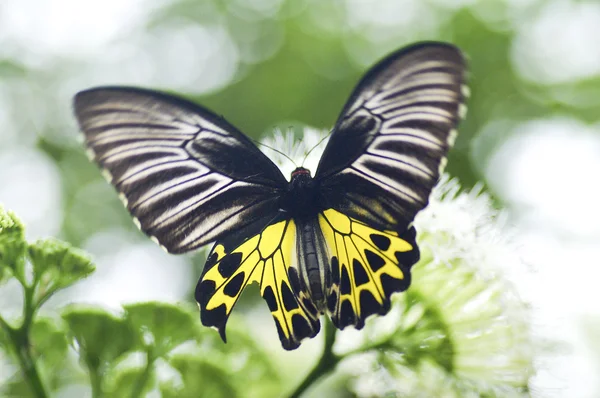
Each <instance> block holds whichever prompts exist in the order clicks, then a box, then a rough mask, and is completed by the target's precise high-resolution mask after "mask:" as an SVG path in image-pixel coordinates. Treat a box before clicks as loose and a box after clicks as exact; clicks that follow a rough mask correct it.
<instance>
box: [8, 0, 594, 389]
mask: <svg viewBox="0 0 600 398" xmlns="http://www.w3.org/2000/svg"><path fill="white" fill-rule="evenodd" d="M598 37H600V2H597V1H594V0H589V1H574V0H572V1H569V0H479V1H478V0H378V1H376V2H375V1H366V0H338V1H331V2H326V1H320V0H249V1H242V0H232V1H225V0H221V1H219V0H202V1H196V0H127V1H123V0H104V1H102V2H88V1H80V0H3V1H2V2H0V203H3V204H4V205H5V206H6V207H7V208H9V209H12V210H14V211H15V212H16V213H17V214H18V215H19V216H20V217H22V218H23V219H24V221H25V222H26V224H27V227H28V230H27V231H28V235H29V238H30V239H35V238H37V237H45V236H56V237H59V238H61V239H64V240H66V241H68V242H71V243H72V244H74V245H78V246H80V247H82V248H84V249H85V250H87V251H89V252H90V253H92V254H93V256H94V258H95V260H96V262H97V265H98V269H97V271H96V273H95V274H94V275H93V276H92V277H91V278H89V279H88V280H86V281H85V282H83V283H80V284H78V285H77V286H75V287H74V288H72V289H71V290H70V291H68V292H67V293H66V294H64V295H62V296H61V297H59V298H58V299H57V300H55V302H54V305H60V304H61V303H64V302H67V301H69V302H70V301H80V302H91V303H100V304H102V305H105V306H108V307H115V308H116V307H118V306H119V305H120V304H121V303H125V302H132V301H140V300H151V299H158V300H168V301H181V300H192V298H193V295H192V292H193V289H194V287H195V283H196V278H197V277H198V276H199V275H200V270H201V266H202V263H203V259H204V257H203V256H204V255H203V254H202V253H199V254H196V255H194V256H170V255H167V254H165V253H163V252H162V251H161V250H160V249H159V248H158V247H156V246H155V245H154V244H153V243H152V242H150V241H149V240H148V239H147V238H146V237H144V236H143V235H142V234H141V233H140V232H138V231H137V230H136V229H135V227H134V226H133V223H132V222H131V219H130V218H129V216H128V214H127V212H126V211H125V210H124V209H123V208H122V205H121V203H120V202H119V200H118V199H117V195H116V194H115V193H114V191H113V189H112V188H111V187H110V186H109V185H108V184H107V183H106V182H105V181H104V180H103V179H102V178H101V176H100V173H99V172H98V170H97V169H96V167H95V166H94V165H92V164H90V163H89V161H88V160H87V158H86V156H85V154H84V151H83V149H82V145H81V143H80V140H79V133H78V131H77V128H76V125H75V121H74V118H73V115H72V112H71V100H72V97H73V95H74V94H75V93H76V92H77V91H79V90H82V89H85V88H89V87H92V86H97V85H105V84H111V85H116V84H122V85H136V86H143V87H148V88H158V89H164V90H169V91H172V92H177V93H180V94H182V95H186V96H187V97H189V98H191V99H194V100H196V101H198V102H200V103H202V104H203V105H205V106H207V107H209V108H211V109H213V110H214V111H216V112H217V113H219V114H222V115H224V116H225V117H226V118H227V119H228V120H229V121H230V122H232V123H233V124H234V125H236V126H237V127H238V128H240V129H241V130H242V131H244V132H246V133H247V134H248V135H250V136H252V137H254V138H260V137H263V136H265V135H269V134H271V133H272V131H273V129H274V128H275V127H279V128H282V129H284V130H285V129H287V128H288V127H290V126H297V125H310V126H314V127H318V128H324V129H328V128H330V127H331V126H332V125H333V123H334V122H335V120H336V118H337V116H338V112H339V111H340V109H341V107H342V106H343V104H344V101H345V99H346V98H347V96H348V95H349V93H350V91H351V89H352V87H353V85H354V84H355V83H356V82H357V80H358V79H359V78H360V76H361V74H362V73H364V71H365V70H366V69H367V68H368V66H369V65H371V64H372V63H373V62H375V61H376V60H377V59H379V58H380V57H382V56H384V55H385V54H386V53H388V52H390V51H393V50H395V49H398V48H400V47H402V46H404V45H406V44H408V43H411V42H414V41H418V40H444V41H450V42H452V43H455V44H456V45H458V46H459V47H461V48H462V49H463V50H464V52H465V53H466V54H467V55H468V57H469V59H470V68H471V75H470V86H471V93H472V97H471V99H470V101H469V104H468V105H469V113H468V116H467V119H466V121H465V122H464V123H463V124H462V125H461V127H460V135H459V138H458V140H457V142H456V147H455V149H454V150H453V151H452V153H451V155H450V161H449V166H448V171H449V172H450V174H452V175H453V176H456V177H458V178H459V179H460V181H461V182H462V184H463V186H465V187H466V188H469V187H472V186H474V185H475V184H476V183H477V182H482V183H483V184H484V186H485V189H486V190H487V191H488V192H490V193H491V194H492V195H493V197H494V200H495V204H496V205H497V206H498V207H499V208H504V209H506V214H507V217H508V223H509V224H510V225H511V226H512V227H513V228H514V231H515V240H516V243H517V244H516V247H517V248H518V251H519V255H520V256H521V257H522V258H523V259H524V264H525V265H524V267H525V268H526V269H524V270H523V273H522V275H521V276H519V277H517V278H515V280H514V281H513V282H514V284H515V285H517V286H518V287H519V288H520V291H521V293H522V295H523V297H524V298H525V299H526V300H527V301H529V302H530V303H531V307H532V310H533V314H534V318H533V324H534V325H533V326H534V329H533V332H534V334H535V339H536V342H537V343H538V344H539V346H540V347H541V348H542V350H543V351H545V352H546V355H545V356H543V357H541V358H540V360H539V363H538V364H537V365H538V375H537V376H536V377H535V379H534V391H533V392H534V394H537V395H539V396H557V397H563V396H564V397H582V398H585V397H590V398H591V397H598V396H600V378H598V375H599V374H600V289H598V280H599V279H600V206H599V202H600V178H599V177H598V176H599V175H600V126H599V124H598V123H599V121H600V112H599V111H598V110H599V108H600V46H598V42H597V41H598V40H597V39H598ZM10 288H11V287H10V286H5V287H4V288H3V289H2V290H3V291H2V292H0V298H1V301H0V309H2V310H3V311H4V310H6V311H10V310H11V309H12V308H16V307H15V306H16V305H17V304H18V303H15V302H14V300H12V299H11V297H12V295H11V291H10ZM261 304H262V303H261ZM263 306H264V305H263ZM253 311H254V310H253V309H250V310H248V311H245V312H244V313H245V314H246V315H245V316H247V317H252V314H254V312H253ZM256 311H260V310H256ZM264 311H265V312H266V306H265V309H264ZM241 312H243V311H236V312H235V313H240V314H239V315H235V313H234V316H244V315H242V314H241ZM265 319H266V318H265ZM269 322H270V321H269ZM263 333H266V334H264V335H263ZM269 333H270V334H269ZM257 334H261V335H263V336H264V340H265V341H266V342H267V343H266V344H269V343H268V342H269V341H271V343H270V344H271V345H272V349H273V352H280V351H281V350H280V349H279V342H278V340H277V337H276V335H275V329H274V328H273V327H272V325H271V324H270V323H269V325H268V327H266V328H265V329H264V331H263V330H261V331H260V333H257ZM303 347H304V345H303ZM306 347H307V348H302V349H301V350H298V351H299V352H300V353H294V354H289V355H290V356H285V355H288V354H281V353H279V354H277V355H282V359H281V360H282V362H285V361H289V360H290V358H293V357H292V355H296V356H297V357H298V355H300V357H298V358H307V356H309V355H310V353H311V352H314V350H316V349H318V347H319V341H318V340H315V341H314V342H311V343H310V344H306ZM311 350H312V351H311ZM302 355H304V357H302ZM0 368H1V367H0Z"/></svg>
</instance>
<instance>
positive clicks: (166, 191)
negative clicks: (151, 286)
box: [74, 87, 287, 253]
mask: <svg viewBox="0 0 600 398" xmlns="http://www.w3.org/2000/svg"><path fill="white" fill-rule="evenodd" d="M74 108H75V114H76V116H77V120H78V122H79V125H80V127H81V130H82V131H83V132H84V134H85V143H86V145H87V147H88V149H89V153H90V155H91V157H93V159H94V160H95V162H96V163H98V165H99V166H100V167H101V168H102V169H103V172H104V174H105V176H106V177H107V179H109V181H110V182H111V183H112V184H113V185H114V186H115V188H116V189H117V190H118V191H119V193H120V195H119V196H120V197H121V199H122V200H123V202H124V203H125V205H126V206H127V209H128V210H129V212H130V213H131V214H132V215H133V217H134V220H135V222H136V224H138V226H139V227H140V229H141V230H142V231H144V232H145V233H146V234H148V235H149V236H151V237H153V239H155V240H157V241H158V243H160V244H161V245H162V246H163V247H164V248H165V249H166V250H167V251H169V252H171V253H183V252H187V251H190V250H193V249H196V248H198V247H200V246H202V245H204V244H206V243H208V242H211V241H214V240H216V239H219V238H220V237H222V236H224V235H225V234H228V233H230V232H231V231H233V230H236V229H239V228H242V227H244V226H246V225H249V224H252V223H253V222H255V221H256V220H258V219H259V218H260V217H261V216H263V215H264V214H271V213H274V212H276V211H277V203H276V202H277V197H278V195H279V193H280V192H281V190H282V189H285V187H286V186H287V181H286V179H285V178H284V177H283V175H282V174H281V172H280V171H279V169H278V168H277V166H275V164H273V163H272V162H271V161H270V160H269V159H268V158H267V157H266V156H265V155H264V154H263V153H262V152H260V150H259V149H258V148H257V147H256V146H255V145H254V144H253V143H252V142H251V141H250V140H249V139H248V138H247V137H246V136H244V135H243V134H242V133H240V132H239V131H238V130H237V129H236V128H235V127H233V126H232V125H230V124H229V123H227V122H226V121H225V120H224V119H222V118H220V117H218V116H216V115H215V114H213V113H212V112H210V111H208V110H206V109H204V108H201V107H200V106H198V105H195V104H193V103H191V102H188V101H185V100H182V99H180V98H177V97H173V96H170V95H167V94H162V93H158V92H155V91H150V90H142V89H136V88H127V87H100V88H95V89H91V90H87V91H83V92H80V93H78V94H77V96H76V97H75V101H74Z"/></svg>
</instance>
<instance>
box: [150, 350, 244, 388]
mask: <svg viewBox="0 0 600 398" xmlns="http://www.w3.org/2000/svg"><path fill="white" fill-rule="evenodd" d="M170 363H171V365H172V366H173V367H174V368H175V369H177V371H178V372H179V374H180V375H181V379H182V382H183V383H182V385H177V384H175V383H173V382H166V383H161V385H160V390H161V392H162V396H163V397H165V398H170V397H173V398H175V397H181V398H188V397H189V398H203V397H206V398H220V397H223V398H229V397H237V396H239V395H240V394H239V393H238V391H236V388H235V387H234V382H235V380H234V378H232V377H230V375H229V374H228V373H227V372H225V371H224V370H223V369H222V368H221V367H219V366H216V365H214V364H212V363H209V362H207V361H205V360H204V359H203V358H200V357H197V356H190V355H178V356H174V357H173V358H171V360H170ZM246 388H247V389H249V390H251V388H252V386H246Z"/></svg>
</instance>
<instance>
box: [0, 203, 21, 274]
mask: <svg viewBox="0 0 600 398" xmlns="http://www.w3.org/2000/svg"><path fill="white" fill-rule="evenodd" d="M26 247H27V242H26V241H25V227H24V225H23V223H22V222H21V220H19V218H17V216H16V215H15V214H14V213H13V212H12V211H6V210H5V209H4V207H3V206H2V205H0V283H2V282H4V281H5V280H6V279H7V278H8V277H10V275H14V276H15V277H16V278H17V279H19V281H21V283H22V284H23V283H24V278H25V277H24V275H25V272H24V265H25V249H26Z"/></svg>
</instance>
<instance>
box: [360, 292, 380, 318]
mask: <svg viewBox="0 0 600 398" xmlns="http://www.w3.org/2000/svg"><path fill="white" fill-rule="evenodd" d="M359 300H360V312H361V314H362V317H363V318H366V317H368V316H369V315H372V314H377V313H379V312H380V311H381V304H379V303H378V302H377V300H375V296H373V293H371V292H370V291H368V290H363V291H362V292H360V298H359Z"/></svg>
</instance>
